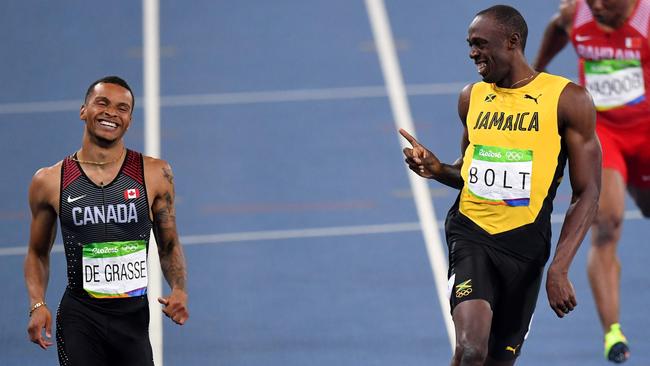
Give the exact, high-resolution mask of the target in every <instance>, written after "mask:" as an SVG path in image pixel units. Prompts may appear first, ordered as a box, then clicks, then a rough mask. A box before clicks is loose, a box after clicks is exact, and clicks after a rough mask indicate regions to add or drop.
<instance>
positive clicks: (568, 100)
mask: <svg viewBox="0 0 650 366" xmlns="http://www.w3.org/2000/svg"><path fill="white" fill-rule="evenodd" d="M558 116H559V119H560V121H561V122H562V126H561V128H562V137H563V139H564V142H565V144H566V148H567V152H568V156H569V177H570V180H571V189H572V191H573V193H572V199H571V205H570V206H569V209H568V210H567V213H566V217H565V219H564V224H563V225H562V230H561V232H560V238H559V240H558V244H557V247H556V250H555V256H554V257H553V261H552V262H551V265H550V266H549V269H548V279H547V292H548V295H549V301H550V303H551V307H552V308H553V309H554V310H555V311H556V313H558V316H561V314H560V313H561V312H559V310H561V309H562V308H563V307H564V306H567V307H569V306H568V302H571V300H570V299H567V296H568V297H571V296H573V300H572V302H573V306H575V294H573V293H571V294H566V293H564V291H569V289H567V288H563V286H566V284H565V283H564V282H567V283H568V277H567V276H568V272H569V267H570V265H571V262H572V261H573V258H574V256H575V254H576V252H577V251H578V248H579V246H580V243H581V242H582V240H583V239H584V236H585V234H586V233H587V230H589V227H590V225H591V222H592V221H593V219H594V217H595V216H596V211H597V209H598V195H599V194H600V173H601V172H600V170H601V150H600V143H599V141H598V138H597V137H596V133H595V123H596V111H595V109H594V107H593V102H592V100H591V97H590V96H589V94H588V93H587V91H586V90H585V89H584V88H582V87H580V86H578V85H575V84H573V83H571V84H569V85H567V87H566V88H565V90H564V91H563V92H562V96H561V97H560V102H559V106H558ZM568 284H569V285H570V283H568ZM570 290H571V291H569V292H572V288H571V289H570ZM567 301H568V302H567ZM570 308H571V309H572V306H571V307H570ZM562 315H563V314H562Z"/></svg>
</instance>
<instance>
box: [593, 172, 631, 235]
mask: <svg viewBox="0 0 650 366" xmlns="http://www.w3.org/2000/svg"><path fill="white" fill-rule="evenodd" d="M624 213H625V180H624V179H623V176H621V174H620V172H619V171H617V170H615V169H609V168H605V169H603V171H602V178H601V188H600V197H599V200H598V214H597V216H596V223H599V222H601V221H606V222H607V221H613V222H616V223H619V222H620V221H621V220H623V214H624Z"/></svg>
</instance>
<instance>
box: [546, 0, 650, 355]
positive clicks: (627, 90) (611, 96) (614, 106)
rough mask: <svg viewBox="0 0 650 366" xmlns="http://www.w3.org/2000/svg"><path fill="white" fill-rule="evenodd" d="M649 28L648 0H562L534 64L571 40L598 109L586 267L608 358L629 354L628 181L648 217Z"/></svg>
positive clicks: (642, 211)
mask: <svg viewBox="0 0 650 366" xmlns="http://www.w3.org/2000/svg"><path fill="white" fill-rule="evenodd" d="M649 34H650V0H562V1H561V3H560V9H559V11H558V13H557V14H555V16H554V17H553V18H552V19H551V22H550V23H549V25H548V26H547V28H546V31H545V33H544V38H543V41H542V45H541V47H540V50H539V53H538V55H537V59H536V61H535V64H534V66H535V68H536V69H537V70H543V69H544V68H545V67H546V65H547V64H548V63H549V62H550V61H551V59H553V57H554V56H555V55H556V54H557V53H558V52H559V51H560V50H561V49H562V48H564V46H565V45H566V44H567V43H568V42H569V41H571V43H572V44H573V47H574V48H575V51H576V53H577V55H578V58H579V64H578V65H579V72H580V82H581V84H583V85H584V86H586V88H587V89H588V90H589V92H590V93H591V95H592V97H593V99H594V104H595V105H596V108H597V111H598V113H597V123H596V132H597V134H598V137H599V139H600V143H601V145H602V149H603V170H602V174H603V175H602V190H601V195H600V207H599V210H598V215H597V217H596V220H595V221H594V223H593V225H592V246H591V249H590V252H589V259H588V274H589V281H590V283H591V289H592V292H593V295H594V300H595V302H596V306H597V308H598V314H599V316H600V321H601V323H602V326H603V330H604V333H605V357H607V358H608V359H609V360H610V361H613V362H616V363H622V362H624V361H625V360H627V359H628V357H629V355H630V352H629V348H628V345H627V340H626V338H625V336H623V333H621V330H620V325H619V282H620V271H621V266H620V263H619V260H618V257H617V255H616V248H617V244H618V241H619V238H620V236H621V229H622V224H623V215H624V209H625V207H624V205H625V189H626V188H627V190H628V192H629V193H630V195H631V196H632V198H633V199H634V201H635V202H636V204H637V205H638V206H639V208H640V209H641V213H642V214H643V216H644V217H650V149H649V148H648V146H650V99H649V97H650V95H649V92H648V91H649V90H650V41H649V40H648V36H649Z"/></svg>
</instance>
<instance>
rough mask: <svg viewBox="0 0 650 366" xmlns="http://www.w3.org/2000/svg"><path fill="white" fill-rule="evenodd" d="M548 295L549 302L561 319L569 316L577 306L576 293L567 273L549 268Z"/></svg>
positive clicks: (547, 279) (547, 278) (547, 276)
mask: <svg viewBox="0 0 650 366" xmlns="http://www.w3.org/2000/svg"><path fill="white" fill-rule="evenodd" d="M546 294H547V295H548V302H549V305H551V308H552V309H553V311H555V314H557V316H558V317H559V318H563V317H564V316H565V315H567V314H569V312H570V311H572V310H573V309H574V308H575V307H576V306H577V305H578V302H577V301H576V292H575V290H574V289H573V285H572V284H571V281H569V277H568V274H567V273H566V272H561V271H556V270H554V268H553V266H551V267H549V269H548V273H547V274H546Z"/></svg>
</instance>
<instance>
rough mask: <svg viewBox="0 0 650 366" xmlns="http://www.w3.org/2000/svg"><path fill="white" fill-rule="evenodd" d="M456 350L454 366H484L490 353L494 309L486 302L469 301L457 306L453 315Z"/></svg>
mask: <svg viewBox="0 0 650 366" xmlns="http://www.w3.org/2000/svg"><path fill="white" fill-rule="evenodd" d="M452 317H453V319H454V328H455V329H456V350H455V351H454V357H453V359H452V360H451V365H452V366H483V364H484V363H485V359H486V357H487V353H488V340H489V339H490V327H491V324H492V309H491V308H490V304H489V303H488V302H487V301H485V300H480V299H476V300H467V301H463V302H462V303H460V304H458V305H456V307H455V308H454V311H453V315H452Z"/></svg>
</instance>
